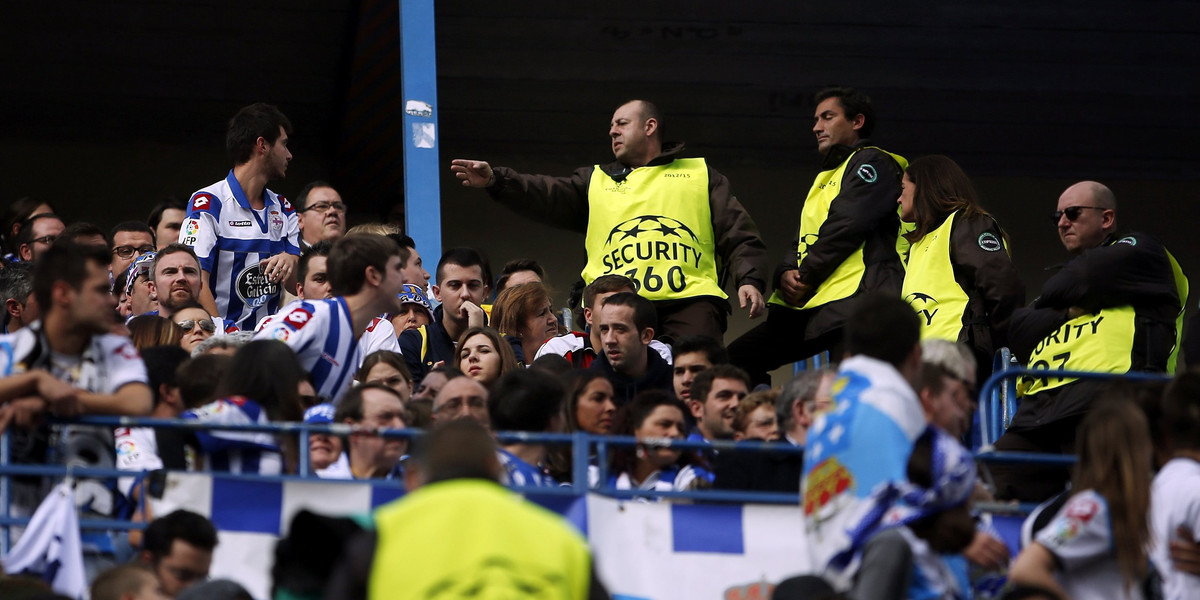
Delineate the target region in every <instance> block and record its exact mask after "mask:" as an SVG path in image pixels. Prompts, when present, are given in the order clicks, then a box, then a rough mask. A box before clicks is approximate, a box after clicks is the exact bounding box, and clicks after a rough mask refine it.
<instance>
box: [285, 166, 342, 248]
mask: <svg viewBox="0 0 1200 600" xmlns="http://www.w3.org/2000/svg"><path fill="white" fill-rule="evenodd" d="M296 206H297V212H299V213H300V250H307V249H308V248H310V247H312V246H314V245H315V244H316V243H317V242H329V243H330V244H332V243H334V242H336V241H338V239H340V238H341V237H342V236H343V235H346V204H345V203H344V202H342V195H341V194H339V193H338V191H337V190H335V189H333V186H331V185H329V184H328V183H326V182H324V181H314V182H312V183H310V184H308V185H306V186H304V189H302V190H300V195H299V196H297V197H296Z"/></svg>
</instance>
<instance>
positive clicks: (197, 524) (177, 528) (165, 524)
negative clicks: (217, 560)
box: [142, 509, 217, 564]
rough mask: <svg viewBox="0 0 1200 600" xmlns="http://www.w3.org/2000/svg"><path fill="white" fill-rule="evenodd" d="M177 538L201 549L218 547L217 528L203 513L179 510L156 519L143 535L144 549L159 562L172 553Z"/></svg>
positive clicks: (210, 549)
mask: <svg viewBox="0 0 1200 600" xmlns="http://www.w3.org/2000/svg"><path fill="white" fill-rule="evenodd" d="M175 540H183V541H184V542H187V543H188V544H191V545H192V546H195V547H197V548H199V549H201V550H207V551H209V552H212V549H213V548H216V547H217V529H216V528H215V527H213V524H212V521H209V520H208V519H206V518H205V517H203V516H202V515H198V514H196V513H194V512H191V511H188V510H182V509H181V510H177V511H175V512H173V513H171V514H168V515H164V516H161V517H159V518H157V519H154V520H153V521H151V522H150V524H149V525H147V526H146V531H145V533H144V534H143V535H142V549H143V550H145V551H147V552H149V553H150V556H152V557H153V558H154V563H155V564H157V563H158V561H159V560H161V559H162V558H163V557H165V556H169V555H170V554H171V545H172V544H173V543H174V542H175Z"/></svg>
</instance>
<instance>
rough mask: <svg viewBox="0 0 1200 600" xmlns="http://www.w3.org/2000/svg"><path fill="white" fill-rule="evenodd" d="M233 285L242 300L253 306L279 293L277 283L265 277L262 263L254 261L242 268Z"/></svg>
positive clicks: (256, 306)
mask: <svg viewBox="0 0 1200 600" xmlns="http://www.w3.org/2000/svg"><path fill="white" fill-rule="evenodd" d="M233 287H234V289H235V290H237V295H238V297H239V298H241V299H242V302H245V303H246V305H247V306H250V307H253V308H258V307H260V306H262V305H264V304H266V303H267V302H268V301H269V300H270V299H271V298H274V297H276V296H278V295H279V284H278V283H274V282H272V281H271V280H269V279H267V276H266V274H265V273H263V272H262V263H254V264H252V265H250V266H248V267H246V268H245V269H242V272H241V273H238V276H237V279H236V280H235V281H234V286H233Z"/></svg>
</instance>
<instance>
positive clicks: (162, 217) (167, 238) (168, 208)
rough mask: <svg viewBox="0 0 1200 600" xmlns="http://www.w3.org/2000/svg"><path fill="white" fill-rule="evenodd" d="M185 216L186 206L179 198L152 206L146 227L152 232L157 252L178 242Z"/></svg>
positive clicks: (168, 199) (169, 199) (172, 198)
mask: <svg viewBox="0 0 1200 600" xmlns="http://www.w3.org/2000/svg"><path fill="white" fill-rule="evenodd" d="M186 216H187V204H184V202H183V200H180V199H179V198H174V197H171V198H167V199H166V200H163V201H162V202H159V203H158V204H155V205H154V208H153V209H151V210H150V216H149V217H147V218H146V225H149V226H150V229H152V230H154V240H155V245H157V246H158V249H159V250H162V249H163V248H166V247H167V246H169V245H171V244H174V243H176V242H178V241H179V230H180V229H181V228H182V227H183V218H184V217H186Z"/></svg>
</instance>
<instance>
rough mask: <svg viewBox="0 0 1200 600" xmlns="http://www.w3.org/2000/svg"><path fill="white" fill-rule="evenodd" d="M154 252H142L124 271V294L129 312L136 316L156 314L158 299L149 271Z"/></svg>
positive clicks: (152, 263) (151, 266) (152, 262)
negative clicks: (126, 297)
mask: <svg viewBox="0 0 1200 600" xmlns="http://www.w3.org/2000/svg"><path fill="white" fill-rule="evenodd" d="M155 256H156V255H155V254H143V255H141V256H140V257H138V259H137V260H135V261H133V264H131V265H129V268H128V269H126V271H125V294H126V295H127V296H128V297H129V300H128V301H129V314H130V316H135V317H136V316H138V315H145V314H157V312H158V308H159V307H158V300H157V299H156V296H155V294H154V282H153V281H152V280H151V278H150V273H151V270H152V268H153V265H154V258H155Z"/></svg>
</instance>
